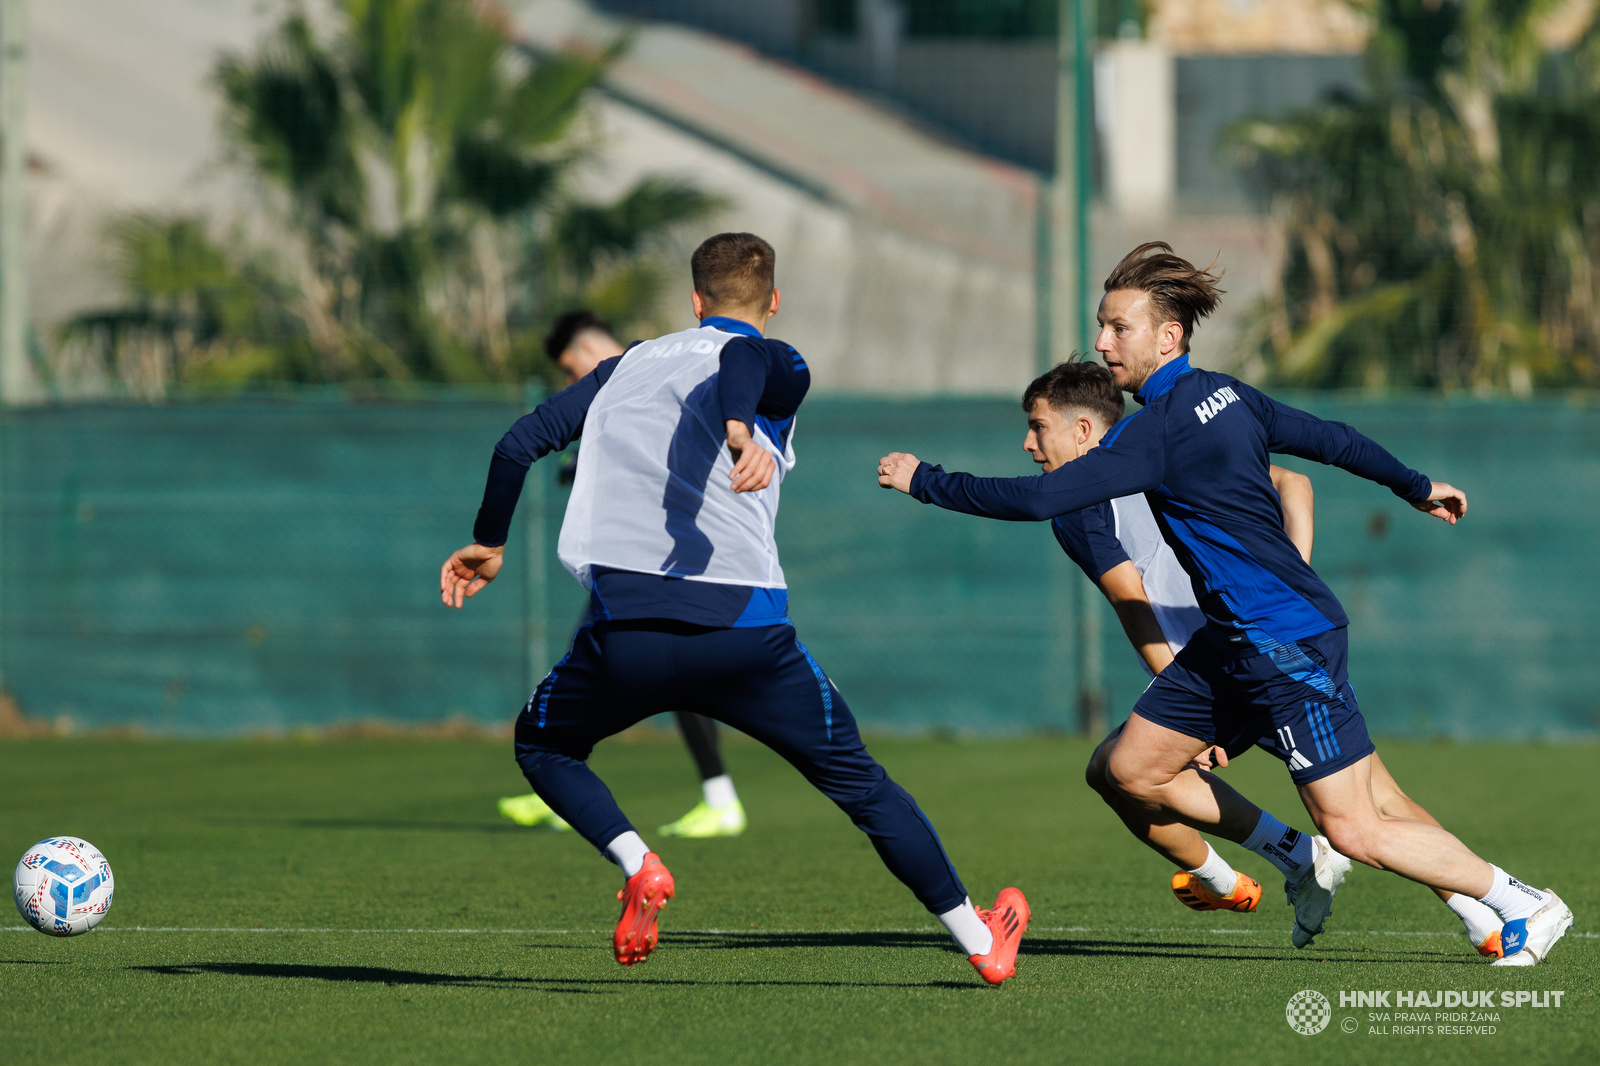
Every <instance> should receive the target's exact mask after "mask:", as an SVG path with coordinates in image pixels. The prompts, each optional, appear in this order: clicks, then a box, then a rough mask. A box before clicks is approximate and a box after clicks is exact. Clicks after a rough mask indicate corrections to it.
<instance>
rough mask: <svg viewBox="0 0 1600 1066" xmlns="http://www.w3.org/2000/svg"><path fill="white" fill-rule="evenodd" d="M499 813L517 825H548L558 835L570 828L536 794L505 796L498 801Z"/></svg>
mask: <svg viewBox="0 0 1600 1066" xmlns="http://www.w3.org/2000/svg"><path fill="white" fill-rule="evenodd" d="M500 813H501V814H503V815H505V816H506V817H507V818H509V819H511V820H512V821H513V822H516V823H517V824H518V825H530V826H531V825H548V826H549V827H550V828H551V829H554V830H555V831H556V832H558V833H565V832H567V831H568V830H570V829H571V828H572V826H570V825H568V824H567V823H566V822H565V821H563V820H562V818H561V816H560V815H559V814H557V813H556V812H555V811H552V810H551V809H550V805H549V804H548V803H546V802H545V801H544V800H542V799H540V798H539V794H538V793H537V792H530V793H528V794H527V795H526V796H505V797H503V798H502V799H501V800H500Z"/></svg>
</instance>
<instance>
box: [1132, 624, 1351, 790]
mask: <svg viewBox="0 0 1600 1066" xmlns="http://www.w3.org/2000/svg"><path fill="white" fill-rule="evenodd" d="M1348 658H1349V640H1348V637H1347V633H1346V630H1344V629H1342V628H1341V629H1334V630H1329V631H1328V632H1326V633H1319V634H1317V635H1316V636H1314V637H1308V638H1306V639H1305V640H1302V641H1300V642H1299V643H1298V644H1286V645H1282V646H1280V647H1278V648H1276V649H1274V650H1273V651H1272V652H1270V653H1257V654H1253V655H1242V656H1241V655H1235V654H1233V653H1231V652H1229V651H1222V650H1219V649H1218V648H1217V647H1216V645H1215V644H1213V643H1212V642H1211V640H1210V639H1209V638H1208V637H1207V636H1206V634H1205V631H1204V630H1202V631H1201V632H1199V633H1196V634H1195V635H1194V638H1193V639H1192V640H1190V641H1189V643H1188V644H1186V645H1184V648H1183V650H1182V651H1181V652H1179V653H1178V657H1177V659H1176V660H1174V661H1173V663H1172V665H1171V666H1168V667H1167V668H1166V669H1165V670H1163V671H1161V673H1160V674H1159V675H1158V676H1157V677H1156V679H1155V680H1154V681H1152V682H1151V683H1150V687H1149V688H1147V689H1145V691H1144V695H1143V696H1141V697H1139V702H1138V703H1136V704H1135V705H1134V708H1133V713H1134V714H1137V715H1138V716H1139V717H1141V718H1144V719H1146V720H1148V721H1151V722H1154V723H1155V724H1156V725H1160V726H1165V727H1166V728H1168V729H1171V730H1174V731H1176V732H1179V733H1182V734H1184V735H1185V736H1191V737H1194V738H1195V739H1197V740H1200V741H1203V742H1204V743H1207V744H1216V745H1219V746H1221V747H1222V749H1223V750H1224V751H1226V752H1227V753H1228V757H1229V758H1230V759H1232V758H1234V757H1235V756H1237V755H1242V754H1243V753H1244V752H1246V751H1249V750H1250V748H1251V746H1252V745H1254V746H1258V747H1261V748H1264V749H1265V750H1267V751H1270V752H1271V753H1272V754H1274V755H1276V756H1277V757H1278V758H1280V759H1282V760H1283V761H1284V762H1285V763H1287V764H1288V765H1289V776H1290V777H1291V778H1292V779H1293V780H1294V783H1295V784H1297V785H1304V784H1306V783H1308V782H1311V781H1316V780H1318V779H1319V778H1323V777H1327V776H1328V775H1329V774H1333V773H1337V772H1338V771H1340V770H1343V769H1344V768H1345V767H1346V766H1350V765H1352V764H1353V763H1356V762H1359V761H1361V760H1362V759H1364V758H1366V757H1367V756H1368V755H1371V754H1372V752H1373V750H1374V749H1373V746H1372V738H1371V737H1369V736H1368V735H1367V723H1366V720H1365V719H1363V718H1362V717H1361V708H1360V707H1359V706H1357V704H1356V694H1355V690H1354V689H1352V688H1351V687H1350V678H1349V675H1348V672H1347V667H1348Z"/></svg>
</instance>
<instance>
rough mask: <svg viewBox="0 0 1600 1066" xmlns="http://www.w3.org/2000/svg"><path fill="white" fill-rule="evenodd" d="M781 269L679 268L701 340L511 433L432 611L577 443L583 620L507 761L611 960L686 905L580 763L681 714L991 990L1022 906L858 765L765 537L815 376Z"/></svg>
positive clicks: (674, 341) (744, 255)
mask: <svg viewBox="0 0 1600 1066" xmlns="http://www.w3.org/2000/svg"><path fill="white" fill-rule="evenodd" d="M774 267H775V255H774V253H773V250H772V246H771V245H770V244H768V243H767V242H766V241H764V240H762V239H761V238H759V237H757V236H755V235H753V234H749V233H723V234H719V235H717V236H715V237H712V238H710V239H708V240H706V241H705V242H704V243H702V244H701V245H700V247H699V248H697V249H696V250H695V252H694V255H693V257H692V258H691V260H690V270H691V274H692V275H693V278H694V291H693V293H692V294H691V304H692V306H693V308H694V312H695V317H696V318H697V319H698V320H699V324H698V325H697V326H696V327H695V328H693V329H687V330H683V331H681V332H678V333H673V334H669V335H667V336H665V337H659V338H657V339H655V340H651V341H645V342H642V343H640V344H638V345H636V346H634V347H633V348H631V349H629V350H628V352H627V353H625V354H623V355H620V356H615V357H613V358H611V359H608V360H605V361H604V362H602V363H601V364H600V365H599V366H598V367H596V368H595V369H594V371H593V372H591V373H590V374H589V375H587V376H586V377H584V378H583V380H581V381H579V382H578V383H577V384H576V385H574V386H572V387H571V388H570V389H567V390H566V391H564V392H562V393H559V394H557V395H556V396H554V397H552V398H551V399H549V400H547V401H545V402H544V403H543V404H541V405H540V406H539V407H538V408H537V409H536V410H535V411H534V412H533V413H532V414H529V415H526V416H525V417H523V418H522V419H520V420H519V421H518V422H517V423H516V425H514V426H513V427H512V428H511V430H510V432H508V433H507V434H506V436H505V437H504V438H503V439H502V440H501V442H500V444H499V446H498V447H496V449H495V456H494V461H493V463H492V464H491V466H490V471H489V480H488V484H487V486H486V487H485V490H484V499H483V505H482V507H481V508H480V510H479V512H478V520H477V524H476V525H475V526H474V528H473V538H474V543H472V544H469V545H467V546H466V547H464V548H461V549H460V550H458V551H456V552H455V553H454V554H452V555H451V556H450V558H449V559H447V560H446V561H445V563H444V566H443V567H442V568H441V570H440V575H439V585H440V595H441V597H442V598H443V601H444V603H445V604H446V605H450V606H455V607H458V608H459V607H460V606H461V605H462V602H463V600H464V599H465V598H467V597H470V596H473V595H475V594H476V593H478V592H479V591H481V590H482V589H483V587H484V586H485V585H486V584H487V583H488V582H490V581H492V580H494V578H495V576H496V574H498V573H499V570H500V564H501V557H502V555H503V552H504V544H505V541H506V535H507V533H508V531H509V529H510V527H511V517H512V512H513V510H514V509H515V507H516V502H517V497H518V496H519V494H520V493H521V490H522V484H523V480H524V478H525V477H526V475H527V471H528V467H529V465H531V464H532V463H533V462H534V461H535V460H537V459H539V458H540V457H542V456H544V455H548V454H549V453H550V452H552V451H558V450H560V449H562V448H565V447H566V446H567V445H568V444H569V443H571V441H572V440H574V439H575V438H576V437H577V436H578V434H579V433H580V431H581V432H582V434H583V448H582V451H581V452H580V455H579V459H578V476H577V480H576V482H575V483H574V485H573V492H572V500H571V502H570V503H569V504H568V505H567V511H566V515H565V516H564V518H563V520H562V525H561V539H560V546H559V549H558V554H559V556H560V557H561V562H562V564H563V565H564V566H566V567H567V569H568V570H569V571H571V572H572V574H573V576H574V577H576V578H577V579H578V581H579V582H580V583H582V584H583V586H584V587H585V588H586V589H588V590H589V592H590V610H591V612H592V615H593V618H592V621H591V623H590V624H588V625H585V626H583V627H582V628H580V629H579V630H578V632H577V634H576V635H575V636H574V637H573V641H572V649H571V650H570V651H569V652H568V653H567V655H566V657H565V658H563V659H562V660H561V661H560V662H559V663H557V664H556V666H555V667H554V668H553V669H551V671H550V673H549V674H547V675H546V676H545V678H544V680H543V681H541V682H540V683H539V687H538V689H536V690H535V691H534V693H533V695H532V696H531V697H529V699H528V702H527V704H526V706H524V707H523V709H522V713H521V715H520V716H519V717H518V718H517V726H516V756H517V762H518V764H519V765H520V766H521V767H522V771H523V773H524V774H525V775H526V776H527V778H528V783H529V784H531V785H532V786H533V790H534V791H535V792H537V793H538V794H539V796H540V798H542V799H543V800H544V801H545V802H546V803H548V804H549V805H550V807H551V808H552V809H553V810H554V811H555V812H556V813H557V814H558V815H560V816H561V817H562V818H563V819H565V820H566V821H567V822H568V823H570V824H571V825H572V827H573V828H574V829H575V830H577V832H578V833H579V835H581V836H582V837H583V838H584V839H585V840H587V841H589V843H591V844H593V845H594V846H595V848H596V849H598V850H599V851H600V853H601V854H602V855H604V856H605V857H606V858H608V859H610V860H611V861H612V862H614V863H616V864H617V865H618V866H619V867H621V868H622V873H623V876H624V878H625V879H626V880H625V882H624V884H623V887H622V890H621V891H620V892H619V893H618V898H619V899H621V900H622V914H621V916H620V917H619V919H618V921H617V926H616V931H615V933H614V934H613V936H612V950H613V952H614V953H615V956H616V959H617V961H618V962H619V963H621V964H622V965H624V966H632V965H635V964H637V963H640V962H643V961H644V960H645V959H646V958H647V957H648V956H649V954H650V953H651V952H652V951H653V950H654V949H655V947H656V943H657V915H658V914H659V912H660V910H661V908H662V907H663V906H664V905H665V904H666V902H667V901H668V900H669V899H671V898H672V896H673V895H674V893H675V891H676V886H675V883H674V881H673V878H672V874H671V873H670V872H669V871H668V869H667V867H666V865H665V864H664V863H663V862H662V861H661V858H660V856H658V855H657V854H656V853H655V852H654V851H652V850H651V849H650V848H649V846H648V845H646V844H645V842H644V840H643V838H642V837H641V836H640V835H639V833H638V831H637V830H636V829H635V828H634V827H633V825H632V824H631V823H629V821H628V819H627V817H626V816H625V815H624V814H623V813H622V810H621V808H619V807H618V806H617V802H616V799H615V798H614V797H613V796H612V794H611V791H610V789H608V788H607V787H606V785H605V783H604V782H603V781H601V780H600V778H599V777H598V776H596V774H595V772H594V771H593V770H592V769H590V767H589V762H588V759H589V754H590V752H591V751H593V749H594V745H595V744H596V743H598V742H599V741H601V740H603V739H605V738H606V737H609V736H614V735H615V734H617V733H619V732H621V731H622V730H624V729H626V728H627V727H628V726H630V725H632V724H634V723H635V722H638V721H639V720H641V719H643V718H645V717H648V716H649V715H651V714H654V713H656V712H658V711H669V710H679V709H684V708H688V707H693V708H694V709H695V710H697V711H699V712H700V713H702V714H707V715H710V716H711V717H713V718H716V719H718V720H719V721H722V722H725V723H727V724H728V725H731V726H733V727H734V728H736V729H739V730H741V731H742V732H744V733H746V734H748V735H749V736H751V737H753V738H755V739H756V740H759V741H761V742H762V743H764V744H766V745H767V746H768V747H770V748H772V749H773V750H774V751H776V752H778V754H780V755H782V756H783V757H784V758H785V759H787V760H788V761H789V762H790V763H791V764H792V765H794V767H795V768H796V769H798V770H799V771H800V772H801V773H802V774H803V775H804V776H805V778H806V780H808V781H810V782H811V784H812V785H814V786H816V788H817V789H818V790H819V791H821V792H822V793H823V794H824V795H826V796H827V797H828V798H829V799H831V800H833V801H834V803H835V804H837V805H838V806H839V808H840V809H841V810H842V811H844V813H845V814H846V815H848V816H849V818H850V820H851V821H853V822H854V823H855V824H856V826H857V827H858V828H859V829H861V831H862V832H864V833H865V834H866V835H867V837H868V839H870V840H871V841H872V844H873V847H874V848H876V849H877V852H878V855H879V856H880V857H881V858H882V859H883V862H884V864H885V865H886V866H887V867H888V868H889V871H890V872H891V873H893V874H894V875H895V876H896V877H897V878H899V879H900V881H901V882H902V883H904V884H905V885H906V887H907V888H909V889H910V890H911V892H912V893H913V894H914V895H915V896H916V897H917V899H918V901H920V902H921V903H922V904H923V906H925V907H926V908H927V909H928V910H929V912H931V913H932V914H934V915H936V916H937V917H938V918H939V921H940V922H941V923H943V924H944V926H945V928H946V929H948V930H949V931H950V934H951V935H952V937H954V939H955V941H956V943H957V944H958V945H960V947H961V950H962V952H963V954H965V955H967V957H968V960H969V961H970V962H971V963H972V965H973V967H974V968H975V969H976V970H977V972H978V975H979V976H980V977H981V978H982V979H983V980H984V981H986V982H988V983H989V984H991V985H998V984H1000V983H1001V982H1003V981H1005V980H1006V979H1007V978H1009V977H1011V976H1012V975H1013V974H1014V973H1015V972H1016V957H1017V948H1018V946H1019V945H1020V943H1021V940H1022V936H1023V933H1024V932H1025V931H1026V929H1027V924H1028V903H1027V900H1026V899H1024V898H1023V895H1022V893H1021V892H1019V891H1017V890H1016V889H1015V888H1006V889H1003V890H1002V891H1001V892H1000V894H999V897H998V898H997V899H996V900H995V904H994V906H993V907H992V908H990V909H987V910H983V911H979V910H977V909H976V908H974V907H973V905H972V901H971V899H970V898H969V897H968V896H967V890H966V888H965V887H964V886H963V885H962V882H961V879H960V877H958V876H957V874H956V871H955V867H954V866H952V865H951V863H950V859H949V858H948V856H947V855H946V854H945V851H944V846H943V845H942V844H941V843H940V841H939V837H938V835H937V834H936V833H935V832H934V830H933V826H932V824H931V823H930V822H929V821H928V819H927V817H926V816H925V815H924V814H923V813H922V811H921V809H920V808H918V806H917V804H916V801H915V800H913V799H912V798H911V796H910V795H909V794H907V793H906V791H905V790H904V789H902V788H901V787H900V786H899V785H897V784H896V783H895V782H894V781H893V780H892V779H890V777H889V775H888V774H887V773H885V772H884V769H883V767H882V766H880V765H879V764H878V763H877V761H876V760H874V759H873V758H872V756H871V755H870V754H868V753H867V749H866V745H865V744H863V743H862V740H861V734H860V732H859V730H858V729H857V728H856V723H855V718H854V716H853V715H852V714H851V713H850V708H849V706H848V705H847V704H846V703H845V701H844V698H843V697H842V696H841V695H840V694H839V690H838V689H837V688H835V687H834V685H833V682H832V681H830V680H829V679H828V675H827V674H826V673H824V672H823V669H822V667H821V665H819V664H818V663H817V661H816V660H815V659H814V658H812V656H811V653H810V652H809V651H807V650H806V647H805V645H803V644H801V643H800V641H799V639H798V638H797V636H796V634H795V629H794V625H793V623H791V622H790V620H789V597H788V589H787V586H786V584H785V581H784V576H783V569H782V567H781V566H780V565H779V563H778V548H777V542H776V539H775V536H774V527H775V523H776V520H777V512H778V494H779V487H780V485H781V483H782V481H783V479H784V476H785V475H786V474H787V473H788V471H789V470H790V469H791V468H792V467H793V466H794V462H795V453H794V430H795V415H796V412H797V411H798V410H799V408H800V404H801V401H802V400H803V399H804V398H805V395H806V392H807V390H808V389H809V388H810V384H811V372H810V370H809V369H808V368H807V366H806V363H805V360H804V359H802V358H801V357H800V353H798V352H796V351H795V350H794V349H793V348H791V347H789V346H788V345H787V344H784V343H783V342H781V341H777V340H773V339H770V338H768V337H767V336H766V335H765V333H766V327H767V321H768V319H770V318H771V317H772V316H773V315H774V314H776V313H777V312H778V308H779V303H780V299H779V293H778V289H777V288H776V286H775V284H774Z"/></svg>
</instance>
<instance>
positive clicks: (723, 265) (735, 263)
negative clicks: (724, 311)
mask: <svg viewBox="0 0 1600 1066" xmlns="http://www.w3.org/2000/svg"><path fill="white" fill-rule="evenodd" d="M777 265H778V253H776V252H774V251H773V250H772V245H770V244H768V243H767V242H766V241H764V240H762V239H761V238H760V237H757V236H756V235H755V234H754V233H719V234H717V235H716V236H715V237H707V238H706V239H705V240H704V241H703V242H702V243H701V245H700V247H698V248H696V249H695V250H694V255H692V256H690V257H689V270H690V272H691V273H692V274H693V275H694V291H695V292H697V293H699V294H700V297H701V299H703V300H704V301H705V302H706V306H707V307H740V308H744V307H754V306H755V305H757V304H761V303H765V302H766V301H767V300H768V299H770V298H771V297H772V290H773V289H774V288H775V287H776V284H777V283H776V281H775V280H774V279H775V278H776V275H777Z"/></svg>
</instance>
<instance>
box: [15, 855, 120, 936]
mask: <svg viewBox="0 0 1600 1066" xmlns="http://www.w3.org/2000/svg"><path fill="white" fill-rule="evenodd" d="M113 887H114V886H113V884H112V880H111V864H110V863H109V862H106V857H105V856H104V855H102V854H100V849H99V848H97V847H95V846H94V845H93V844H91V843H89V842H88V841H87V840H79V839H78V838H77V837H50V838H49V839H48V840H41V841H39V843H37V844H35V845H34V846H33V847H31V848H29V849H28V850H27V852H26V853H25V854H24V855H23V856H22V861H21V862H19V863H17V872H16V875H15V876H14V877H12V879H11V890H12V892H13V893H14V894H15V896H16V899H17V910H19V911H21V912H22V916H23V917H24V918H26V919H28V924H29V925H31V926H33V927H34V928H35V929H37V930H39V932H41V933H46V934H48V935H50V936H77V935H78V934H79V933H87V932H88V931H89V930H91V929H93V928H94V927H95V926H97V925H99V924H100V919H101V918H104V917H105V916H106V911H108V910H110V909H111V892H112V889H113Z"/></svg>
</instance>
